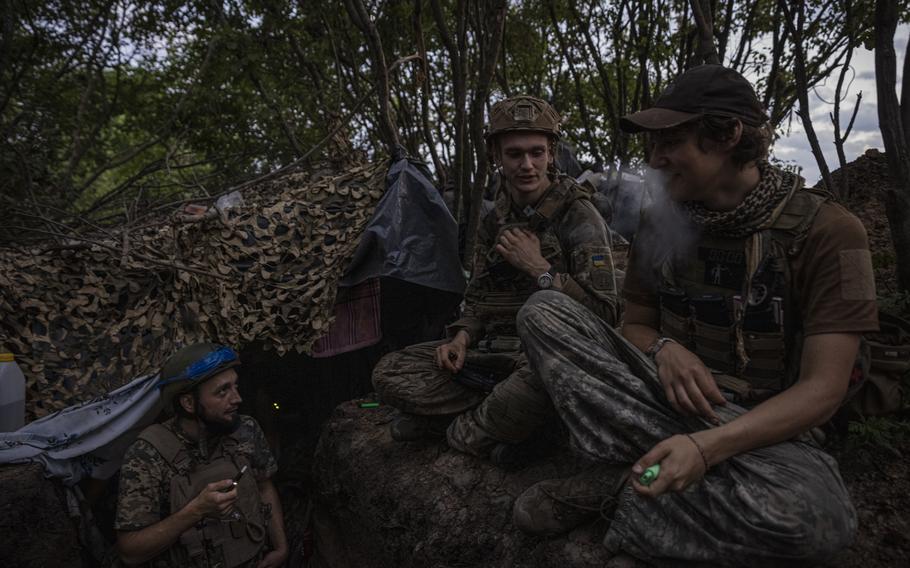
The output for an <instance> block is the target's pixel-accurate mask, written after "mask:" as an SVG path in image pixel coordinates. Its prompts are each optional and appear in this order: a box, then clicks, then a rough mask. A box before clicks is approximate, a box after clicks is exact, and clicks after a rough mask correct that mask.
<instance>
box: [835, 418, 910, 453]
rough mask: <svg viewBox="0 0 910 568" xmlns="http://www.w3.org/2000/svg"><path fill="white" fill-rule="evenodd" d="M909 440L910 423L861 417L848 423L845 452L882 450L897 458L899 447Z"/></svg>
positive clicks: (897, 419)
mask: <svg viewBox="0 0 910 568" xmlns="http://www.w3.org/2000/svg"><path fill="white" fill-rule="evenodd" d="M908 438H910V422H907V421H905V420H900V419H899V418H894V417H887V416H873V417H862V418H860V419H859V420H855V421H852V422H850V424H849V426H848V434H847V451H853V450H858V449H883V450H885V451H887V452H888V453H890V454H892V455H894V456H896V457H899V456H900V455H901V453H900V451H899V450H898V449H897V448H898V447H899V446H900V445H902V444H903V443H904V442H906V441H907V439H908Z"/></svg>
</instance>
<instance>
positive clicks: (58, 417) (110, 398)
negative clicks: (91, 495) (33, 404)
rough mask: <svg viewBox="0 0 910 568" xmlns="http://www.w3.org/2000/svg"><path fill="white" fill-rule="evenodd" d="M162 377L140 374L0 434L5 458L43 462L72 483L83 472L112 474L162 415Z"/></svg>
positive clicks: (0, 459)
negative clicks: (141, 434) (110, 389)
mask: <svg viewBox="0 0 910 568" xmlns="http://www.w3.org/2000/svg"><path fill="white" fill-rule="evenodd" d="M157 380H158V374H157V373H156V374H154V375H145V376H142V377H139V378H138V379H135V380H133V381H132V382H131V383H129V384H126V385H124V386H122V387H120V388H119V389H117V390H115V391H113V392H111V393H110V394H108V395H106V396H103V397H100V398H97V399H95V400H92V401H89V402H85V403H82V404H77V405H74V406H70V407H67V408H64V409H63V410H61V411H59V412H55V413H54V414H51V415H48V416H45V417H44V418H42V419H40V420H35V421H34V422H30V423H29V424H26V425H25V426H23V427H22V428H20V429H19V430H16V431H15V432H5V433H2V434H0V463H26V462H38V463H41V464H42V465H43V466H44V472H45V475H47V476H48V477H56V478H60V479H61V480H62V481H63V483H64V484H65V485H68V486H69V485H74V484H75V483H77V482H79V480H81V479H82V478H83V477H93V478H95V479H107V478H108V477H110V476H111V475H113V474H114V472H116V471H117V470H118V469H119V468H120V464H121V462H122V461H123V455H124V454H125V453H126V450H127V448H128V447H129V445H130V444H132V443H133V441H134V440H135V439H136V437H137V436H138V435H139V432H141V431H142V429H143V428H145V427H146V426H148V425H149V424H151V423H152V421H153V420H154V419H155V417H156V416H157V415H158V412H159V411H160V405H159V404H158V402H159V400H160V396H159V391H158V389H157V388H155V386H156V383H157Z"/></svg>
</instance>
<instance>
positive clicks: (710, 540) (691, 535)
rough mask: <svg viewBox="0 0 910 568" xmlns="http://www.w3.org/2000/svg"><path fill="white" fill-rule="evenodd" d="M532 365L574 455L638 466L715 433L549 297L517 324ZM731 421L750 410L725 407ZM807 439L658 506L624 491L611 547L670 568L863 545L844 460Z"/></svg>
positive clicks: (776, 559) (651, 375)
mask: <svg viewBox="0 0 910 568" xmlns="http://www.w3.org/2000/svg"><path fill="white" fill-rule="evenodd" d="M518 331H519V335H520V336H521V339H522V341H523V343H524V346H525V350H526V352H527V354H528V359H529V361H530V363H531V367H532V368H533V369H535V370H536V371H537V372H538V373H539V376H540V378H541V381H542V382H543V384H544V386H545V388H546V389H547V391H548V392H549V394H550V396H551V397H552V400H553V404H554V406H555V408H556V411H557V412H558V414H559V416H560V418H562V420H563V422H564V423H565V424H566V426H567V427H568V429H569V433H570V436H571V444H572V446H573V449H574V450H576V451H577V452H579V453H581V454H582V455H583V456H584V457H586V458H588V459H591V460H594V461H600V462H613V463H628V464H631V463H632V462H634V461H635V460H637V459H638V458H640V457H641V456H642V455H644V454H645V453H646V452H647V451H648V450H650V449H651V448H652V447H653V446H654V445H655V444H657V443H658V442H660V441H662V440H664V439H666V438H669V437H670V436H673V435H675V434H681V433H687V432H695V431H697V430H702V429H706V428H709V427H710V425H709V424H708V423H707V422H703V421H702V420H701V419H699V418H691V417H683V416H680V415H679V414H677V413H676V411H674V410H673V409H672V407H670V405H669V403H667V402H666V399H665V397H664V394H663V389H662V388H661V386H660V383H659V380H658V379H657V373H656V368H655V367H654V365H653V363H652V362H651V361H650V360H649V359H648V358H647V357H646V356H645V355H644V354H642V353H641V351H639V350H638V349H636V348H635V347H634V346H633V345H632V344H631V343H629V342H628V341H626V340H625V339H624V338H622V337H621V336H620V335H619V333H618V332H617V331H616V330H614V329H613V328H611V327H610V326H608V325H606V324H605V323H603V321H602V320H600V319H599V318H598V317H596V316H595V315H594V314H592V313H591V312H590V311H588V310H587V309H586V308H584V306H582V305H581V304H579V303H577V302H575V301H574V300H572V299H571V298H569V297H568V296H566V295H565V294H559V293H554V292H550V291H542V292H538V293H536V294H535V295H534V296H532V297H531V298H530V299H529V300H528V302H527V303H526V304H525V306H524V307H523V308H522V309H521V311H520V312H519V315H518ZM715 411H716V412H717V413H718V415H719V416H720V417H721V420H722V421H724V422H727V421H730V420H732V419H734V418H736V417H737V416H738V415H740V414H742V413H744V412H746V410H745V409H743V408H741V407H739V406H737V405H735V404H732V403H728V404H727V405H726V406H716V407H715ZM801 440H802V439H800V440H799V441H798V440H794V441H788V442H783V443H780V444H776V445H773V446H769V447H766V448H761V449H758V450H753V451H750V452H746V453H743V454H740V455H738V456H736V457H733V458H730V459H728V460H726V461H725V462H723V463H720V464H717V465H716V466H714V467H713V468H711V469H710V470H709V471H708V473H707V475H706V476H705V477H704V478H703V479H702V480H701V481H700V482H698V483H695V484H693V486H691V487H689V488H687V490H685V491H683V492H679V493H666V494H663V495H661V496H659V497H657V498H647V497H642V496H639V495H637V494H636V493H634V492H633V491H632V488H631V487H626V488H625V490H624V491H623V493H622V495H621V496H620V499H619V505H618V508H617V510H616V513H615V515H614V519H613V522H612V523H611V525H610V528H609V530H608V532H607V534H606V536H605V538H604V544H605V545H606V546H607V547H608V549H610V550H612V551H614V552H618V551H620V550H624V551H626V552H628V553H630V554H632V555H634V556H637V557H639V558H642V559H645V560H648V561H650V562H652V563H654V564H657V565H662V566H687V565H701V564H709V565H723V566H762V567H764V566H811V565H812V564H813V563H815V562H822V561H824V560H825V559H826V558H829V557H830V556H832V555H833V554H834V553H836V552H837V551H839V550H840V549H842V548H844V547H846V546H847V545H849V544H850V542H851V541H852V540H853V536H854V534H855V531H856V513H855V511H854V509H853V506H852V504H851V503H850V497H849V495H848V493H847V490H846V488H845V487H844V484H843V481H842V480H841V477H840V474H839V472H838V469H837V464H836V462H835V460H834V459H833V458H832V457H831V456H829V455H828V454H826V453H825V452H823V451H822V450H821V449H819V448H818V447H817V446H815V445H814V444H812V443H811V442H809V441H808V438H807V441H801Z"/></svg>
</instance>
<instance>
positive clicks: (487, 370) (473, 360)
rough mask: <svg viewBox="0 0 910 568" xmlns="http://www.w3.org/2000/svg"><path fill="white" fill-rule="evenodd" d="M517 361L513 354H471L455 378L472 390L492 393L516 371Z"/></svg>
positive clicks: (457, 381)
mask: <svg viewBox="0 0 910 568" xmlns="http://www.w3.org/2000/svg"><path fill="white" fill-rule="evenodd" d="M515 361H516V357H515V355H513V354H506V353H477V352H476V351H474V352H469V353H468V355H467V357H465V363H464V367H462V368H461V370H460V371H458V372H457V373H455V375H454V377H453V378H454V380H455V382H456V383H458V384H460V385H462V386H465V387H468V388H470V389H474V390H479V391H483V392H492V390H493V387H495V386H496V385H497V384H499V383H500V382H502V381H503V380H505V379H506V377H508V376H509V375H511V374H512V371H514V370H515Z"/></svg>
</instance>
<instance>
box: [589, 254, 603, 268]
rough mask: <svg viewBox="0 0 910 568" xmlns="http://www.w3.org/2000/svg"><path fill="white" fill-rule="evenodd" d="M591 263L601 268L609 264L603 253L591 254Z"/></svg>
mask: <svg viewBox="0 0 910 568" xmlns="http://www.w3.org/2000/svg"><path fill="white" fill-rule="evenodd" d="M591 264H592V265H594V266H595V267H598V268H601V267H604V266H606V265H607V259H606V257H605V256H604V255H602V254H595V255H593V256H591Z"/></svg>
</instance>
